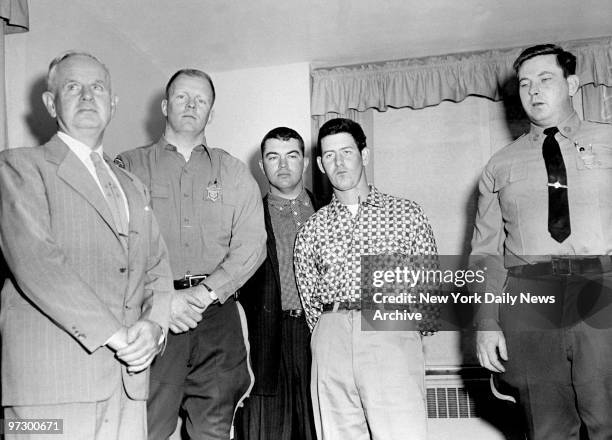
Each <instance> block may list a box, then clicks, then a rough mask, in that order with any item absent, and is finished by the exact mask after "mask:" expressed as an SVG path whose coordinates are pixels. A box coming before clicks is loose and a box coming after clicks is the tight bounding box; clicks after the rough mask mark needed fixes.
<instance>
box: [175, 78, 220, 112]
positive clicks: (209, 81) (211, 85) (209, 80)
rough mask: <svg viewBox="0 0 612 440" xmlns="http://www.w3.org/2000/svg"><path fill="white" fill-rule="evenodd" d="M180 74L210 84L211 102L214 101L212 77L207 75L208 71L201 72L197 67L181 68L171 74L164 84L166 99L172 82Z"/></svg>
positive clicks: (215, 95)
mask: <svg viewBox="0 0 612 440" xmlns="http://www.w3.org/2000/svg"><path fill="white" fill-rule="evenodd" d="M181 75H185V76H192V77H196V78H201V79H203V80H205V81H208V84H210V88H211V90H212V101H213V102H212V104H214V103H215V98H216V97H217V94H216V92H215V85H214V84H213V82H212V79H211V78H210V75H208V73H206V72H202V71H201V70H198V69H181V70H179V71H177V72H176V73H175V74H174V75H172V76H171V77H170V79H169V80H168V84H166V99H168V98H170V89H171V88H172V84H173V83H174V81H176V79H177V78H178V77H179V76H181ZM212 104H211V105H212Z"/></svg>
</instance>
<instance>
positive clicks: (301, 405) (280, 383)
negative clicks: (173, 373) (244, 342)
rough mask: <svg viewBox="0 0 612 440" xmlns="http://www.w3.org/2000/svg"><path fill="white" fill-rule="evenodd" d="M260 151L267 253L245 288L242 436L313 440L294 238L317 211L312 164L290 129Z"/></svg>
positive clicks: (273, 135)
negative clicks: (306, 178)
mask: <svg viewBox="0 0 612 440" xmlns="http://www.w3.org/2000/svg"><path fill="white" fill-rule="evenodd" d="M261 155H262V159H261V161H260V162H259V164H260V166H261V169H262V171H263V172H264V174H265V175H266V178H267V179H268V181H269V183H270V192H269V193H268V194H267V195H266V197H264V219H265V224H266V230H267V232H268V242H267V246H268V257H267V258H266V260H265V262H264V263H263V265H262V266H261V267H260V268H259V270H258V271H257V272H256V273H255V275H254V276H253V277H252V278H251V279H250V280H249V281H248V282H247V283H246V284H245V285H244V287H243V288H242V290H241V293H242V296H241V298H240V302H241V303H242V305H243V306H244V309H245V312H246V315H247V321H248V326H249V339H250V343H251V361H252V364H253V370H254V373H255V387H254V388H253V391H252V392H251V397H250V399H249V400H248V401H247V402H246V404H245V407H244V409H243V411H242V414H241V415H240V416H239V417H238V419H237V421H236V424H237V428H238V429H237V433H236V434H237V437H238V438H239V439H242V440H246V439H248V440H259V439H261V440H265V439H278V440H292V439H300V440H302V439H304V440H310V439H312V440H314V439H316V435H315V431H314V425H313V417H312V406H311V400H310V362H311V357H310V332H309V330H308V326H307V324H306V320H305V317H304V311H303V309H302V305H301V303H300V298H299V296H298V291H297V286H296V283H295V275H294V272H293V244H294V241H295V236H296V234H297V231H298V229H299V228H300V227H301V226H302V225H303V224H304V222H305V221H306V220H307V219H308V218H309V217H310V215H311V214H313V213H314V211H315V209H316V206H315V202H314V200H313V197H312V194H310V192H308V191H307V190H306V189H305V188H304V183H303V175H304V170H305V169H306V168H308V162H309V161H308V158H305V157H304V141H303V140H302V137H301V136H300V135H299V134H298V133H297V132H296V131H295V130H292V129H291V128H287V127H277V128H275V129H273V130H271V131H270V132H269V133H268V134H266V135H265V136H264V138H263V140H262V142H261Z"/></svg>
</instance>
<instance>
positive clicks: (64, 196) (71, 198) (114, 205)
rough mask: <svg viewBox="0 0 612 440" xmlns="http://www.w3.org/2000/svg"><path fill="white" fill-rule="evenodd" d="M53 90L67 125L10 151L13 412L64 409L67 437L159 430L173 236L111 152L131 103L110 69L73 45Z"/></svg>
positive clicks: (51, 77)
mask: <svg viewBox="0 0 612 440" xmlns="http://www.w3.org/2000/svg"><path fill="white" fill-rule="evenodd" d="M43 101H44V104H45V106H46V108H47V110H48V111H49V114H50V115H51V116H52V117H53V118H55V119H56V120H57V124H58V132H57V134H56V135H55V136H53V138H52V139H51V140H50V141H49V142H47V143H46V144H44V145H42V146H39V147H35V148H18V149H13V150H7V151H3V152H2V153H0V245H1V247H2V251H3V253H4V257H5V258H6V261H7V263H8V266H9V268H10V271H11V278H10V279H9V280H8V281H7V282H6V283H5V284H4V288H3V290H2V306H1V313H0V329H1V331H2V342H3V347H2V398H3V401H2V404H3V406H4V409H5V418H6V419H61V420H62V421H63V427H62V428H63V436H59V435H58V436H57V437H55V436H54V438H66V439H71V440H73V439H84V440H85V439H89V440H90V439H104V440H108V439H145V438H146V398H147V394H148V382H149V374H148V367H149V365H150V364H151V362H152V360H153V358H154V357H155V355H156V354H157V353H158V352H159V351H160V348H161V346H162V343H163V338H164V333H165V332H166V330H167V327H168V320H169V316H170V298H171V292H172V284H171V283H172V278H171V276H172V274H171V272H170V266H169V262H168V255H167V249H166V246H165V244H164V242H163V240H162V238H161V235H160V232H159V229H158V226H157V223H156V220H155V218H154V216H153V211H152V210H151V208H150V207H149V203H148V196H147V193H146V190H145V187H144V185H142V184H141V183H140V182H139V181H138V180H137V179H136V178H135V177H134V176H133V175H131V174H129V173H127V172H125V171H124V170H121V169H119V168H118V167H116V166H114V165H113V164H112V163H111V162H108V160H107V158H106V157H105V156H104V155H103V146H102V140H103V135H104V130H105V128H106V127H107V125H108V123H109V122H110V120H111V118H112V116H113V114H114V112H115V108H116V103H117V100H116V97H115V96H114V95H113V94H112V91H111V80H110V74H109V72H108V70H107V68H106V67H105V66H104V65H103V64H102V63H101V62H100V61H99V60H98V59H97V58H95V57H94V56H93V55H90V54H88V53H81V52H67V53H64V54H61V55H60V56H58V57H57V58H55V59H54V60H53V61H52V62H51V64H50V66H49V72H48V76H47V91H45V92H44V94H43ZM58 429H59V427H58V425H53V426H51V427H50V430H51V432H54V431H57V430H58ZM6 437H7V438H8V439H11V438H17V439H24V438H40V437H37V436H36V435H32V437H28V436H27V435H25V434H21V433H20V432H11V433H7V434H6ZM46 437H47V436H44V438H46Z"/></svg>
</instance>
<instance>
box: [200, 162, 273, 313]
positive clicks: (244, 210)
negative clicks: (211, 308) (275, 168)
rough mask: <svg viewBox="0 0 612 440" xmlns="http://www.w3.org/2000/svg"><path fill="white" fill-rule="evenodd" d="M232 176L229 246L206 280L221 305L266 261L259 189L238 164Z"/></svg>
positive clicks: (245, 169)
mask: <svg viewBox="0 0 612 440" xmlns="http://www.w3.org/2000/svg"><path fill="white" fill-rule="evenodd" d="M237 163H238V165H239V167H240V170H239V172H238V173H237V174H238V175H237V176H236V181H237V183H236V185H235V187H233V189H232V190H233V191H236V194H234V196H236V198H237V200H238V203H237V204H236V211H235V215H234V218H233V220H232V234H231V239H230V245H229V249H228V252H227V254H226V255H225V258H224V259H223V261H222V262H221V264H220V265H219V266H217V268H216V269H215V270H214V271H213V272H212V273H211V274H210V275H209V276H208V278H206V285H207V286H209V287H210V288H211V289H212V290H214V291H215V293H216V294H217V296H218V297H219V301H221V302H225V301H226V300H227V298H229V297H230V296H231V295H233V294H234V292H236V291H237V290H238V289H240V287H242V285H243V284H244V283H245V282H246V281H247V280H248V279H249V278H250V277H251V276H252V275H253V274H254V273H255V271H256V270H257V268H258V267H259V266H260V265H261V263H263V261H264V260H265V258H266V240H267V234H266V228H265V226H264V215H263V203H262V200H261V194H260V192H259V186H258V185H257V182H255V179H254V178H253V176H252V175H251V173H250V172H249V170H248V169H247V168H246V165H244V164H243V163H241V162H237Z"/></svg>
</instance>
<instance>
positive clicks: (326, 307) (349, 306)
mask: <svg viewBox="0 0 612 440" xmlns="http://www.w3.org/2000/svg"><path fill="white" fill-rule="evenodd" d="M336 304H338V307H337V308H336V307H334V306H335V305H336ZM334 308H335V309H336V310H361V302H358V301H339V302H333V303H331V304H323V311H324V312H333V311H334Z"/></svg>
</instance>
